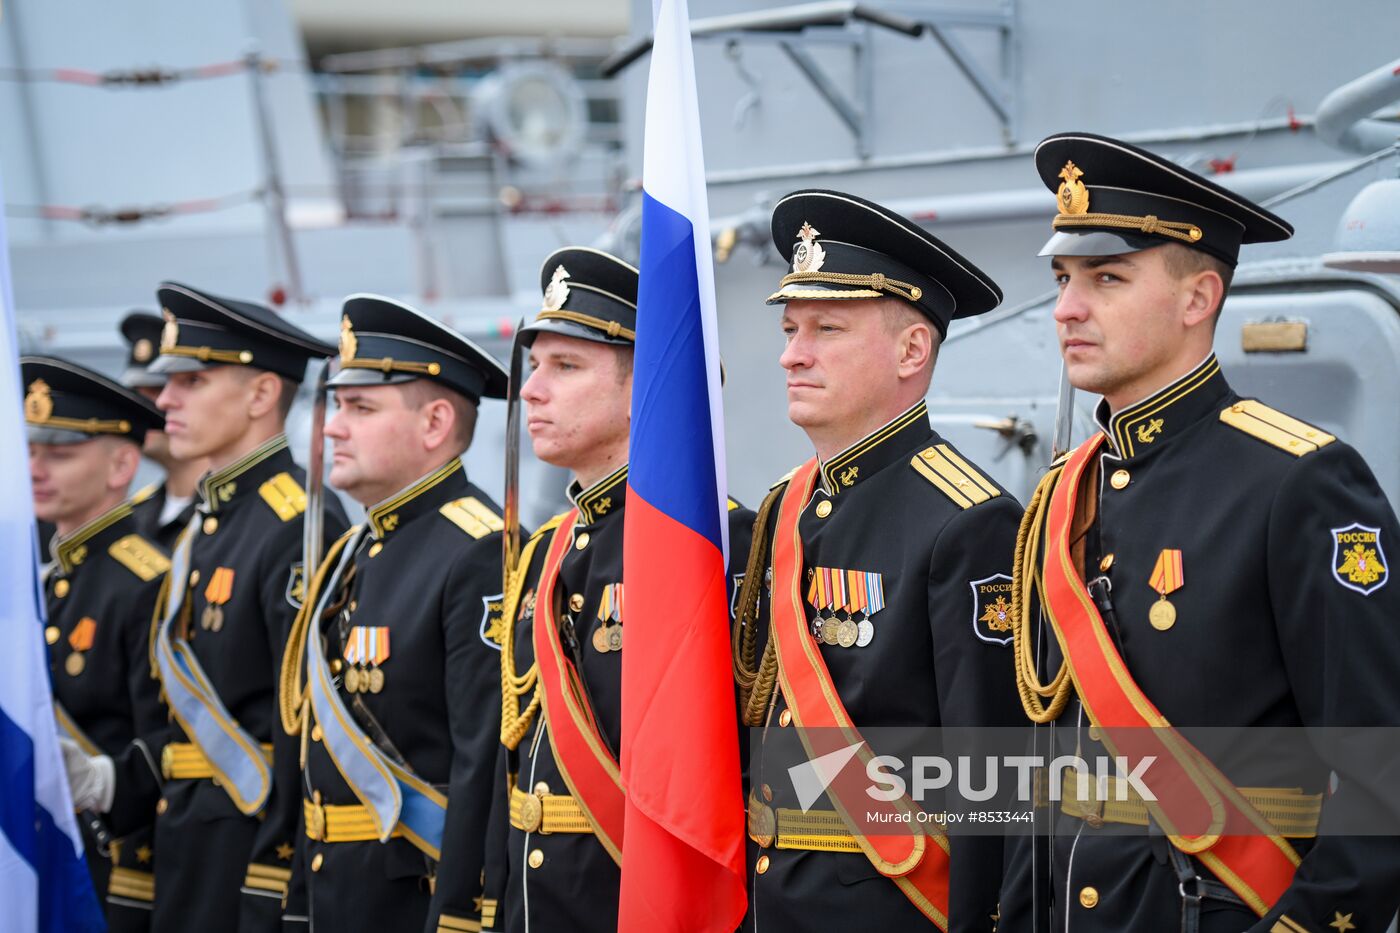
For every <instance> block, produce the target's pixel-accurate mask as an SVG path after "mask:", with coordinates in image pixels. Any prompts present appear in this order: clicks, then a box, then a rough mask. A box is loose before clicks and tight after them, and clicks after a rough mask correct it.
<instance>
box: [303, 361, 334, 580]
mask: <svg viewBox="0 0 1400 933" xmlns="http://www.w3.org/2000/svg"><path fill="white" fill-rule="evenodd" d="M330 376H331V360H325V361H324V362H322V363H321V368H320V371H319V372H318V373H317V374H316V388H315V393H316V394H315V395H314V396H313V397H312V400H311V440H310V445H309V446H310V450H309V451H308V452H307V456H306V513H305V514H304V515H303V516H302V539H301V552H302V553H301V561H302V563H301V573H302V580H303V583H302V587H303V593H304V592H305V588H306V587H309V586H311V580H312V579H313V578H314V577H315V576H316V570H317V568H319V567H320V565H321V554H322V551H323V548H324V545H325V541H324V540H323V538H322V533H321V529H322V527H323V525H324V521H323V520H324V516H325V479H324V475H323V474H324V472H325V463H326V438H325V435H324V434H322V431H323V430H324V429H325V427H326V391H327V382H329V381H330Z"/></svg>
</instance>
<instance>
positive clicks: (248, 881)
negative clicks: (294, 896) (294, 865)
mask: <svg viewBox="0 0 1400 933" xmlns="http://www.w3.org/2000/svg"><path fill="white" fill-rule="evenodd" d="M291 880H292V870H291V869H290V868H278V867H277V866H276V865H259V864H257V863H256V862H255V863H253V864H250V865H249V866H248V877H246V878H244V879H243V886H244V887H245V888H252V889H253V890H254V891H271V892H273V893H275V894H280V895H282V896H283V897H286V896H287V887H288V885H289V884H290V883H291Z"/></svg>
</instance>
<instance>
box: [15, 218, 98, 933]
mask: <svg viewBox="0 0 1400 933" xmlns="http://www.w3.org/2000/svg"><path fill="white" fill-rule="evenodd" d="M0 304H3V320H0V450H3V451H4V455H3V457H0V488H4V489H6V490H8V492H7V493H6V495H5V496H4V497H3V498H0V640H3V643H4V645H5V650H4V652H3V653H0V911H3V912H4V919H3V921H0V927H3V928H4V929H5V930H13V931H15V933H31V931H38V933H76V931H97V930H103V929H106V922H105V920H104V919H103V917H102V911H101V908H100V906H99V905H98V903H97V896H96V894H95V893H94V891H93V889H92V877H91V875H89V874H88V869H87V865H86V863H85V862H84V861H83V839H82V836H81V835H79V833H78V824H77V821H76V820H75V819H74V818H73V799H72V797H70V796H69V794H68V778H67V777H66V776H65V775H64V772H63V757H62V754H61V753H60V750H59V746H58V726H57V722H56V720H55V719H54V712H53V694H52V693H51V686H50V684H49V659H48V649H47V648H45V647H44V637H43V632H44V621H43V616H44V610H43V597H42V595H41V594H40V592H39V572H38V549H37V548H36V547H35V545H34V538H35V528H34V512H33V504H32V503H33V500H32V498H31V497H30V493H29V462H28V453H27V452H28V450H29V444H28V440H27V437H26V434H25V429H24V417H23V408H24V406H23V405H22V404H21V403H20V399H22V398H24V389H23V387H22V386H21V385H20V377H19V345H18V340H17V338H16V332H15V317H14V303H13V301H12V299H11V291H10V262H9V253H8V247H7V243H6V238H5V225H4V221H3V219H0Z"/></svg>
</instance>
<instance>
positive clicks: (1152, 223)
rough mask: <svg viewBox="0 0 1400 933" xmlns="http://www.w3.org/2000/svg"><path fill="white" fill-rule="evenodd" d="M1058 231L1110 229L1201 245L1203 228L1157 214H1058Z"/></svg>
mask: <svg viewBox="0 0 1400 933" xmlns="http://www.w3.org/2000/svg"><path fill="white" fill-rule="evenodd" d="M1054 226H1055V229H1056V230H1061V229H1063V228H1065V227H1109V228H1111V229H1115V230H1133V231H1136V232H1138V233H1146V234H1148V235H1151V236H1164V237H1169V238H1171V239H1173V240H1180V241H1181V242H1183V243H1199V242H1200V241H1201V237H1202V235H1203V234H1202V233H1201V228H1200V227H1198V226H1196V225H1195V224H1189V223H1182V222H1180V221H1176V220H1162V219H1161V218H1160V217H1158V216H1157V215H1155V214H1148V215H1147V216H1145V217H1134V216H1133V215H1131V214H1056V215H1055V222H1054Z"/></svg>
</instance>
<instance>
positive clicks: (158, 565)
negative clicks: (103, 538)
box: [107, 535, 170, 583]
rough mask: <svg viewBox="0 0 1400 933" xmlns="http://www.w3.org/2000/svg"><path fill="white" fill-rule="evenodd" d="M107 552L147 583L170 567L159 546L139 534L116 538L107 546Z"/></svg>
mask: <svg viewBox="0 0 1400 933" xmlns="http://www.w3.org/2000/svg"><path fill="white" fill-rule="evenodd" d="M107 553H108V554H110V555H111V557H112V559H113V560H115V561H116V562H117V563H119V564H121V565H122V566H123V567H125V568H126V569H127V570H130V571H131V572H132V573H134V574H136V576H138V577H140V578H141V579H142V580H145V581H146V582H148V583H149V582H150V581H151V580H154V579H155V578H156V577H158V576H160V575H161V574H163V573H165V572H166V571H167V570H169V569H170V560H169V559H168V558H167V557H166V556H165V555H164V554H162V553H161V552H160V548H158V547H156V546H155V545H154V544H152V543H151V542H149V541H147V540H146V539H145V538H143V537H141V536H140V535H127V536H126V537H124V538H119V539H117V540H116V541H114V542H113V543H112V546H111V547H109V548H107Z"/></svg>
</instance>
